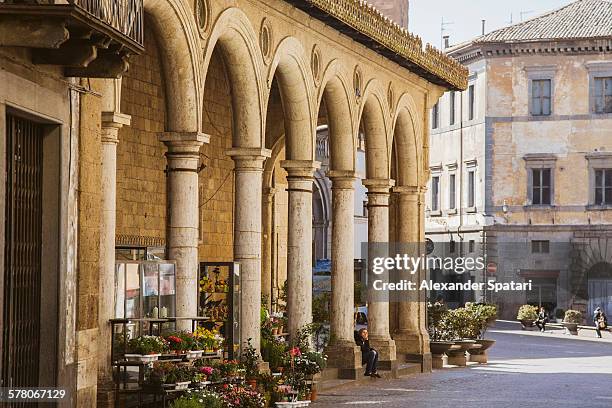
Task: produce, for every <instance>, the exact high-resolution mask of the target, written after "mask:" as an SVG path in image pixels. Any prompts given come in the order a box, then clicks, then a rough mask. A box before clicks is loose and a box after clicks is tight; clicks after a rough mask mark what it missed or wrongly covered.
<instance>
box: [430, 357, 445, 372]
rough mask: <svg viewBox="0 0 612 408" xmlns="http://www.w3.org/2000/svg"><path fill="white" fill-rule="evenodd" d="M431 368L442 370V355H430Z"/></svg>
mask: <svg viewBox="0 0 612 408" xmlns="http://www.w3.org/2000/svg"><path fill="white" fill-rule="evenodd" d="M431 368H432V369H436V370H437V369H440V368H444V354H432V355H431Z"/></svg>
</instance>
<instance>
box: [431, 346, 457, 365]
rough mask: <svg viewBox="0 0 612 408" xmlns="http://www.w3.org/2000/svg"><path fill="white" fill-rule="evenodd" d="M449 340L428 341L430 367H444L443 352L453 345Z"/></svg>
mask: <svg viewBox="0 0 612 408" xmlns="http://www.w3.org/2000/svg"><path fill="white" fill-rule="evenodd" d="M453 344H454V343H453V342H451V341H430V342H429V349H430V350H431V367H432V368H443V367H444V353H446V352H447V351H448V350H450V348H451V347H452V346H453Z"/></svg>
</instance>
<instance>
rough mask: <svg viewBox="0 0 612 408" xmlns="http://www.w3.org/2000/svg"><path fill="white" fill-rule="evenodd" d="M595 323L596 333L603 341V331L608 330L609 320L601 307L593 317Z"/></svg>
mask: <svg viewBox="0 0 612 408" xmlns="http://www.w3.org/2000/svg"><path fill="white" fill-rule="evenodd" d="M593 323H595V331H596V332H597V337H599V338H600V339H601V329H604V330H605V329H607V328H608V318H607V317H606V314H605V313H604V312H603V311H602V310H601V307H598V308H597V309H595V314H594V315H593Z"/></svg>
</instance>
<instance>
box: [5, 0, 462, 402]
mask: <svg viewBox="0 0 612 408" xmlns="http://www.w3.org/2000/svg"><path fill="white" fill-rule="evenodd" d="M98 1H99V2H100V3H101V4H102V5H107V2H106V1H103V0H98ZM56 3H60V2H56ZM62 3H65V2H62ZM81 4H89V3H86V2H80V1H76V2H75V5H67V4H50V5H49V4H48V5H40V4H35V3H31V2H29V3H28V2H21V1H9V2H8V3H5V4H0V67H1V69H0V83H1V84H2V86H1V87H0V133H1V134H2V135H3V137H2V138H0V141H1V142H0V153H1V154H2V156H3V157H4V158H3V159H2V161H0V170H2V171H0V174H2V175H4V174H5V170H6V168H5V166H7V165H8V164H9V163H10V162H11V160H10V158H9V153H7V152H9V151H10V152H12V151H13V150H12V149H13V148H14V146H7V145H6V143H5V142H6V140H7V138H6V137H4V135H8V134H9V133H10V132H14V131H16V130H15V129H18V128H19V127H18V126H17V125H15V123H22V122H23V123H27V124H31V125H27V126H33V128H35V129H39V131H40V134H39V137H41V138H44V139H43V143H42V148H41V149H42V150H41V152H40V155H41V156H40V157H42V162H41V163H42V164H41V170H40V172H42V174H43V176H42V181H41V184H40V185H41V187H40V188H41V190H42V193H41V194H42V196H43V199H44V206H42V207H40V208H38V209H34V210H32V211H33V212H32V213H31V214H33V215H32V217H34V218H32V219H33V220H36V222H35V223H34V224H36V223H39V224H41V225H42V235H43V240H42V242H39V243H38V247H36V248H39V250H40V254H42V255H41V256H44V261H43V262H42V266H41V258H40V256H38V255H36V256H35V258H36V257H38V258H37V259H38V261H37V262H38V268H39V269H36V268H35V269H34V270H33V275H32V276H34V277H36V276H41V279H42V280H39V281H38V287H39V288H40V287H42V288H43V289H42V290H41V291H40V293H39V294H36V293H34V294H33V296H34V297H35V298H36V299H38V300H37V302H38V303H35V304H40V305H41V308H40V310H39V311H37V310H29V312H30V314H29V315H28V319H32V321H34V322H38V323H37V325H36V326H33V327H38V329H37V331H36V330H35V332H32V333H30V334H29V335H28V336H26V337H27V341H25V340H23V339H25V338H26V337H24V338H22V340H23V341H24V344H26V343H27V344H26V345H30V346H31V347H32V350H35V351H36V356H40V357H39V358H40V361H34V362H33V364H34V365H33V366H32V367H34V366H36V367H35V369H36V370H38V373H39V374H38V377H39V382H38V383H36V384H40V385H54V386H61V387H65V388H67V389H69V390H71V396H72V397H71V400H70V401H66V403H65V406H79V407H92V406H96V405H98V406H103V405H104V404H106V403H107V397H109V393H107V392H105V391H106V390H108V389H109V387H110V356H109V348H110V345H109V344H108V343H109V340H110V333H109V331H110V326H109V323H108V320H109V319H110V318H112V317H114V310H113V302H114V300H113V296H114V288H115V282H114V279H115V260H116V251H117V249H118V248H128V249H129V248H144V250H145V251H149V250H150V251H151V252H153V251H160V252H156V253H158V254H162V255H161V256H163V257H164V258H165V259H169V260H173V261H175V262H176V265H177V275H176V294H177V299H176V309H177V310H176V313H177V316H194V315H196V314H197V312H198V310H197V297H196V293H197V275H196V273H197V270H198V263H199V262H200V261H231V260H235V261H237V262H239V263H240V264H241V274H242V292H241V302H242V315H241V316H240V322H241V330H242V338H243V339H247V338H252V339H253V343H254V345H255V346H256V347H258V346H259V338H260V327H259V310H260V304H261V298H262V294H264V295H267V296H268V298H269V297H271V296H276V295H277V292H278V289H279V287H280V286H282V283H283V281H284V280H285V279H287V281H288V302H287V303H288V318H289V329H290V331H291V332H295V330H296V329H297V328H299V327H301V326H303V325H304V324H306V323H308V322H310V321H311V319H312V313H311V293H312V290H311V288H312V253H311V252H312V246H311V241H312V188H313V187H312V185H313V174H314V171H315V170H316V169H317V168H318V166H319V163H317V162H316V161H314V157H315V141H316V138H315V134H316V128H317V126H318V125H321V124H325V125H327V126H328V127H329V148H330V157H331V163H330V171H329V172H328V176H329V177H330V179H331V180H332V206H333V223H334V225H333V226H332V243H331V244H332V292H333V293H332V304H331V308H332V310H331V316H332V321H331V333H332V342H331V344H330V345H329V350H328V354H329V355H330V356H331V358H330V361H329V363H330V365H331V366H332V367H335V368H337V369H338V370H339V371H338V372H339V375H341V376H344V377H348V378H351V377H354V376H355V375H356V374H357V372H358V370H359V369H360V367H361V356H360V354H359V349H358V348H356V347H355V345H354V341H353V258H354V256H353V250H354V242H353V241H354V238H353V229H352V225H353V222H352V218H353V215H354V183H355V180H356V174H355V151H356V144H357V138H358V134H359V133H360V132H361V133H362V134H363V135H364V137H365V145H366V161H367V171H366V179H365V180H363V184H364V185H365V186H366V187H367V189H368V208H369V212H368V215H369V218H368V223H369V225H368V227H369V229H368V231H369V232H368V240H369V242H387V241H397V242H422V241H423V240H424V212H423V203H424V194H425V186H426V184H427V180H428V176H429V173H428V169H429V164H428V157H429V151H428V149H429V147H428V146H429V144H428V131H427V129H429V127H430V126H429V124H428V118H429V115H428V114H427V113H428V111H429V109H430V108H431V107H432V106H433V104H434V103H435V102H436V101H437V100H438V98H439V97H440V95H442V94H443V92H444V91H446V90H449V89H456V90H461V89H464V88H465V85H466V81H467V75H466V71H465V70H464V68H463V67H462V66H461V65H459V64H458V63H456V62H455V61H454V60H452V59H450V58H448V57H446V56H444V55H443V54H441V53H440V52H438V51H437V50H435V49H434V48H432V47H430V46H427V47H423V45H422V44H421V40H420V39H419V38H418V37H416V36H413V35H411V34H409V33H408V32H407V31H406V30H405V29H402V28H400V27H399V26H397V25H395V24H393V23H391V22H390V21H389V20H388V19H386V18H384V17H383V16H382V15H380V14H379V13H378V12H377V11H376V10H375V9H373V8H371V7H370V6H368V5H367V4H366V3H362V2H359V1H353V0H333V1H332V0H309V1H299V2H298V1H296V2H292V1H281V0H272V1H267V2H261V1H251V0H237V1H221V0H196V1H195V2H187V1H183V0H144V3H140V2H139V1H137V0H134V1H133V2H130V4H136V6H135V7H136V8H135V10H137V11H139V12H140V13H141V14H130V16H131V18H132V19H133V21H136V22H138V23H139V25H138V26H137V27H136V26H134V25H129V24H128V25H124V24H115V23H116V21H120V22H121V21H123V20H121V19H118V20H112V21H111V20H109V21H106V20H103V18H104V15H103V14H104V13H102V14H101V15H100V19H101V22H92V23H90V24H91V27H94V28H95V29H91V28H90V29H87V30H85V29H84V27H83V26H82V24H83V21H85V20H83V19H80V20H76V19H74V18H73V17H66V19H65V20H62V19H57V20H54V19H48V18H46V15H45V13H51V12H54V13H55V11H54V10H55V9H54V7H75V8H76V10H77V14H78V10H80V9H79V7H85V6H81ZM194 4H195V6H194ZM138 5H140V7H137V6H138ZM20 10H21V11H20ZM24 10H26V11H27V12H28V13H29V14H28V16H29V19H21V17H20V18H17V17H16V15H18V14H19V13H25V11H24ZM128 11H129V12H130V13H133V10H128ZM114 12H118V13H121V12H127V11H125V10H114ZM57 15H58V13H55V14H54V16H57ZM66 15H67V16H74V15H75V14H74V13H73V14H66ZM79 15H80V14H79ZM88 16H89V17H87V18H90V19H93V17H91V16H92V15H91V14H88ZM134 16H136V17H134ZM134 18H135V19H136V20H134ZM138 18H141V19H142V20H138ZM128 20H129V19H128ZM42 21H44V26H45V29H46V30H49V32H52V33H55V36H54V37H53V38H46V40H45V39H41V38H39V37H36V39H37V41H38V42H37V43H36V44H31V41H32V40H31V38H30V37H32V38H34V37H33V36H35V34H34V33H33V32H32V33H30V31H31V29H28V27H31V25H32V24H43V23H42ZM33 22H34V23H33ZM36 22H38V23H36ZM53 24H56V25H57V27H55V26H53ZM113 24H115V25H113ZM15 27H17V28H18V30H17V28H15ZM100 27H103V28H104V29H100ZM28 30H30V31H28ZM96 30H97V31H96ZM138 30H141V31H138ZM134 32H139V33H140V37H138V36H134V35H133V34H134ZM17 33H21V34H19V35H16V34H17ZM83 33H88V34H86V35H85V34H83ZM117 33H122V35H121V36H120V35H118V34H117ZM38 34H39V33H38ZM38 34H36V35H38ZM60 34H61V35H60ZM83 35H85V36H86V37H87V38H86V39H83V38H85V37H83V38H81V37H80V36H83ZM29 36H30V37H29ZM107 39H108V41H107ZM52 40H53V41H54V42H53V43H51V41H52ZM88 41H89V42H88ZM121 42H123V45H122V43H121ZM33 47H36V48H33ZM104 47H106V48H104ZM41 49H44V50H45V51H44V52H41V51H40V50H41ZM86 51H87V52H89V53H90V54H88V55H89V57H88V56H87V55H85V54H83V53H84V52H86ZM138 53H140V55H136V54H138ZM96 56H97V58H96ZM92 58H93V59H92ZM96 61H98V62H96ZM128 62H129V70H127V71H126V69H127V65H128ZM111 68H112V69H111ZM123 71H126V72H125V73H124V74H123V75H122V78H121V79H109V78H115V77H117V76H120V75H121V73H122V72H123ZM79 77H80V78H79ZM102 78H106V79H102ZM15 118H17V119H15ZM16 126H17V127H16ZM19 129H21V128H19ZM16 132H17V133H18V132H19V131H16ZM20 146H21V145H20ZM19 148H20V147H19ZM13 154H14V153H13ZM11 157H12V156H11ZM10 184H11V180H9V179H7V180H5V186H9V185H10ZM0 191H1V193H0V196H1V197H2V199H1V200H0V213H1V214H2V216H0V228H1V229H2V230H3V231H5V230H6V231H8V230H7V229H5V227H6V226H7V225H13V223H18V222H21V221H20V220H19V219H14V218H11V217H13V214H12V213H10V212H8V211H7V212H5V208H9V207H10V206H12V205H13V202H12V201H11V199H12V198H11V197H9V196H7V194H8V192H7V191H9V190H8V189H7V188H3V189H1V190H0ZM11 191H12V190H11ZM10 208H12V207H10ZM36 217H38V218H36ZM285 244H286V246H285ZM10 247H11V245H10V242H9V238H8V237H7V239H6V241H5V236H4V234H3V235H1V236H0V251H1V252H0V258H2V262H0V265H2V268H3V269H2V271H3V272H2V274H0V276H2V277H4V279H3V280H0V287H1V288H2V290H4V293H5V294H7V293H14V292H11V290H12V289H11V286H10V285H11V284H12V283H11V281H10V279H7V277H10V276H13V275H10V273H9V272H7V271H12V270H13V268H16V266H15V264H14V262H18V259H17V260H15V258H14V257H12V256H9V255H10V253H9V252H8V251H9V250H8V249H7V248H10ZM147 253H148V252H147ZM383 256H384V255H383ZM11 262H13V263H11ZM41 268H42V275H41ZM15 270H17V269H15ZM0 279H1V278H0ZM31 279H38V278H31ZM406 279H409V280H412V281H420V280H422V279H424V271H422V270H421V271H419V272H418V273H416V274H414V275H412V276H407V277H406ZM41 285H42V286H41ZM424 301H425V299H424V295H423V294H421V295H419V294H418V293H415V294H414V296H413V297H411V298H409V299H407V300H406V301H405V302H400V303H396V304H389V303H381V302H378V303H373V304H372V305H371V306H370V310H369V318H370V326H369V329H370V337H371V340H372V343H374V345H375V346H376V347H377V348H378V349H379V350H381V359H382V360H383V361H384V362H385V364H387V365H388V366H393V365H395V364H396V362H397V361H405V360H406V358H411V359H413V360H415V359H416V361H419V362H422V369H423V370H424V371H427V370H429V369H430V365H431V364H430V360H429V359H428V356H429V345H428V337H427V332H426V328H425V325H426V322H425V302H424ZM45 305H46V306H45ZM4 308H5V309H6V308H8V309H10V310H8V309H7V310H3V311H2V313H0V318H1V319H2V320H0V327H1V328H2V329H3V331H4V332H5V333H8V332H10V331H11V330H17V329H15V328H14V326H12V323H14V322H12V321H11V319H15V318H18V317H15V316H16V315H15V310H14V309H13V308H10V307H9V305H7V302H6V301H5V302H4ZM17 313H19V311H18V312H17ZM43 317H44V320H41V319H42V318H43ZM41 322H42V323H41ZM11 333H12V332H11ZM6 338H7V337H6V336H4V337H3V339H4V341H6ZM41 338H44V339H46V340H45V341H40V339H41ZM0 341H2V340H0ZM28 342H30V343H28ZM8 347H9V344H5V343H2V350H3V361H4V353H5V352H7V351H6V350H8ZM39 350H40V352H39ZM49 355H56V356H57V358H55V359H49V358H48V356H49ZM37 358H38V357H37ZM43 360H44V361H43ZM7 364H13V365H12V366H9V365H7ZM3 370H6V371H3V374H4V373H8V372H11V373H15V372H19V370H20V366H19V362H13V363H10V362H9V363H6V364H4V363H3ZM31 372H34V371H31ZM5 378H7V377H5ZM6 381H8V380H6ZM6 385H7V384H3V385H2V386H6Z"/></svg>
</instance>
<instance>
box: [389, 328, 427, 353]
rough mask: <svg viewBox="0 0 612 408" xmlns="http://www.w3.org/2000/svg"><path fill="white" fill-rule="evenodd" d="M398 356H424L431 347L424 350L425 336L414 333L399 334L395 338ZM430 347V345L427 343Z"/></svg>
mask: <svg viewBox="0 0 612 408" xmlns="http://www.w3.org/2000/svg"><path fill="white" fill-rule="evenodd" d="M393 340H395V347H396V349H397V353H398V354H423V352H429V347H427V350H424V339H423V335H422V334H420V333H414V332H398V333H396V334H395V335H394V336H393ZM427 345H428V346H429V343H427Z"/></svg>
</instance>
